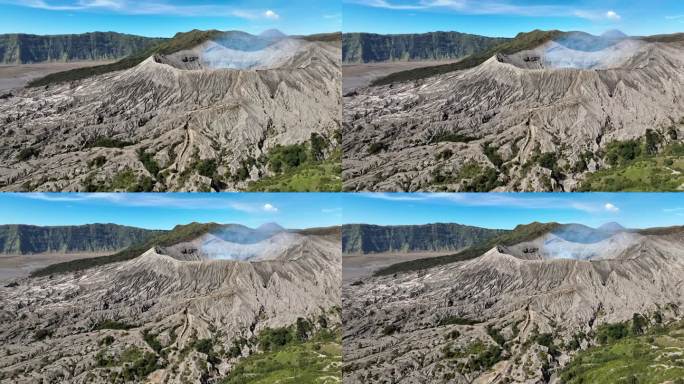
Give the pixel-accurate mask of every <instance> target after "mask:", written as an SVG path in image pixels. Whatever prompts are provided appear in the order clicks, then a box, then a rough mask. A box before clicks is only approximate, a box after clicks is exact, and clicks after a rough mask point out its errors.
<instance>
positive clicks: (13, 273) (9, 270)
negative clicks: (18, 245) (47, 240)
mask: <svg viewBox="0 0 684 384" xmlns="http://www.w3.org/2000/svg"><path fill="white" fill-rule="evenodd" d="M112 253H115V252H106V253H71V254H62V253H38V254H35V255H2V256H0V284H4V283H6V282H9V281H10V280H14V279H20V278H23V277H26V276H28V275H29V274H30V273H31V272H33V271H35V270H36V269H40V268H43V267H46V266H48V265H50V264H55V263H61V262H64V261H71V260H78V259H87V258H89V257H97V256H104V255H110V254H112Z"/></svg>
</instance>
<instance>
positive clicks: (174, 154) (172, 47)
mask: <svg viewBox="0 0 684 384" xmlns="http://www.w3.org/2000/svg"><path fill="white" fill-rule="evenodd" d="M194 32H196V33H188V34H184V35H179V36H177V37H176V38H175V39H173V40H171V41H168V42H165V45H164V47H162V49H158V50H156V51H155V53H154V54H152V55H151V56H150V57H147V58H145V59H144V61H142V62H140V63H139V64H137V65H135V66H133V67H132V68H130V69H123V70H118V71H114V72H107V71H109V69H111V68H104V69H102V70H100V69H98V70H97V71H98V72H97V73H101V72H107V73H103V74H100V75H97V76H94V77H87V78H85V79H81V80H74V81H69V82H66V83H58V84H54V85H52V84H51V83H50V84H51V85H48V86H47V87H40V88H30V89H25V90H23V91H21V92H19V93H18V94H16V95H11V96H10V97H8V98H5V99H3V100H0V115H2V116H3V119H4V121H3V123H2V125H0V131H1V133H2V139H0V146H2V147H3V148H11V150H9V151H3V152H2V154H1V155H0V184H2V185H3V187H2V188H0V189H3V190H26V189H33V190H54V191H79V190H80V191H83V190H90V191H97V190H100V191H104V190H130V191H136V190H156V191H161V190H173V191H196V190H211V189H214V190H241V189H246V187H247V186H248V184H249V182H250V181H255V180H258V179H260V178H262V177H264V176H269V175H273V174H274V173H275V172H274V171H272V167H271V166H269V158H268V155H269V153H270V152H272V151H273V150H274V149H275V148H277V147H278V146H288V145H295V144H299V145H309V144H307V143H309V142H311V144H310V146H311V148H312V152H314V150H313V149H315V152H316V157H318V158H320V159H326V158H328V157H330V156H331V154H332V152H333V148H335V147H336V146H337V145H338V144H339V140H340V139H339V129H340V109H341V71H340V47H339V44H337V43H335V42H327V41H307V40H300V39H280V40H278V41H277V42H271V43H268V44H267V45H266V48H264V49H268V50H270V51H269V52H273V51H276V52H279V53H281V56H279V59H278V60H276V61H273V62H270V61H269V62H267V61H268V60H267V59H268V58H269V57H270V56H268V55H266V54H265V52H266V51H263V52H258V51H261V49H260V50H253V51H245V50H240V49H244V47H241V46H230V45H228V43H227V42H226V41H225V40H221V36H223V35H220V34H217V33H206V34H202V33H200V32H199V31H194ZM210 32H212V31H210ZM233 35H234V33H233V34H229V35H228V36H233ZM229 41H230V42H234V41H235V39H234V38H232V37H231V38H230V40H229ZM214 48H218V50H217V49H214ZM236 52H239V53H240V55H239V56H238V55H237V54H236ZM134 62H137V61H136V60H134ZM231 63H232V64H236V63H241V64H240V65H233V66H232V67H231V65H230V64H231ZM128 64H130V63H128V62H125V63H124V62H121V63H118V64H117V66H116V68H121V67H124V68H125V67H128ZM236 67H239V69H231V68H236ZM81 75H83V74H74V75H73V76H72V75H69V76H70V77H75V78H81V77H82V76H81Z"/></svg>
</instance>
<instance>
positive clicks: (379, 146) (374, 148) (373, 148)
mask: <svg viewBox="0 0 684 384" xmlns="http://www.w3.org/2000/svg"><path fill="white" fill-rule="evenodd" d="M388 148H389V146H388V145H387V144H385V143H381V142H377V143H373V144H371V145H370V146H369V147H368V154H369V155H375V154H378V153H380V152H382V151H386V150H387V149H388Z"/></svg>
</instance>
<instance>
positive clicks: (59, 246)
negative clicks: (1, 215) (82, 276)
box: [0, 224, 161, 255]
mask: <svg viewBox="0 0 684 384" xmlns="http://www.w3.org/2000/svg"><path fill="white" fill-rule="evenodd" d="M159 233H161V231H153V230H147V229H141V228H133V227H126V226H121V225H116V224H88V225H80V226H58V227H38V226H33V225H0V254H11V255H24V254H32V253H46V252H59V253H80V252H105V251H118V250H121V249H124V248H127V247H129V246H131V245H133V244H138V243H143V242H145V241H147V240H149V239H150V238H151V237H153V236H155V235H157V234H159Z"/></svg>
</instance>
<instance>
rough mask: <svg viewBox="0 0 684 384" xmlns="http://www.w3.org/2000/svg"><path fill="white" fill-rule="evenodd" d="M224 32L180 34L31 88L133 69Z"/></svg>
mask: <svg viewBox="0 0 684 384" xmlns="http://www.w3.org/2000/svg"><path fill="white" fill-rule="evenodd" d="M223 33H224V32H221V31H217V30H210V31H199V30H192V31H190V32H185V33H178V34H176V36H174V37H173V38H172V39H170V40H167V41H164V42H162V43H160V44H158V45H156V46H154V47H152V48H150V49H147V50H145V51H143V52H140V53H137V54H134V55H132V56H130V57H127V58H125V59H122V60H119V61H117V62H116V63H112V64H106V65H98V66H95V67H87V68H78V69H72V70H70V71H65V72H59V73H53V74H51V75H48V76H45V77H42V78H40V79H36V80H33V81H31V82H30V83H29V84H28V86H29V87H40V86H47V85H51V84H56V83H61V82H65V81H74V80H81V79H85V78H88V77H91V76H97V75H102V74H105V73H109V72H114V71H121V70H124V69H129V68H133V67H135V66H136V65H138V64H140V63H141V62H143V61H144V60H145V59H147V58H148V57H150V56H152V55H154V54H163V55H169V54H172V53H174V52H178V51H182V50H184V49H189V48H192V47H195V46H197V45H199V44H201V43H203V42H205V41H207V40H211V39H213V38H215V37H217V36H219V35H221V34H223Z"/></svg>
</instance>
